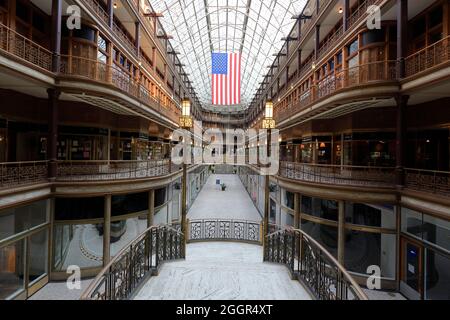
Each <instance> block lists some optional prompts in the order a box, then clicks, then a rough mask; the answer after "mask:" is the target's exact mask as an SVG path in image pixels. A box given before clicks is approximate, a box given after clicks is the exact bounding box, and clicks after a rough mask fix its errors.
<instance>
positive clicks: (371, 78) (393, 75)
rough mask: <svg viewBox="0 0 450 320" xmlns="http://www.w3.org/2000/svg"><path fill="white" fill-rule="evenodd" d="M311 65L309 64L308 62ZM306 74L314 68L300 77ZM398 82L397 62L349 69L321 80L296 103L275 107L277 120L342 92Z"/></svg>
mask: <svg viewBox="0 0 450 320" xmlns="http://www.w3.org/2000/svg"><path fill="white" fill-rule="evenodd" d="M308 64H309V62H308ZM306 72H313V70H312V68H309V70H308V69H303V70H302V72H300V77H303V76H304V75H305V74H306ZM396 80H397V61H378V62H371V63H366V64H362V65H359V66H356V67H352V68H348V69H345V70H342V71H340V72H337V73H335V74H332V75H329V76H327V77H326V78H324V79H321V80H320V81H319V82H317V83H316V84H315V85H313V86H311V87H310V88H308V89H307V90H305V91H303V92H300V93H299V99H296V101H297V102H296V103H288V104H287V103H285V101H284V100H282V101H281V102H279V103H277V104H276V105H275V119H276V120H277V121H283V120H285V119H287V118H289V117H291V116H293V115H294V114H297V113H299V112H300V111H302V110H305V109H307V108H308V107H309V106H310V105H311V104H313V103H315V102H317V101H318V100H320V99H324V98H326V97H329V96H331V95H333V94H335V93H337V92H339V91H341V90H344V89H347V88H353V87H356V86H359V85H368V84H371V83H379V82H381V81H386V82H388V81H396Z"/></svg>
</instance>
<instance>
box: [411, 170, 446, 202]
mask: <svg viewBox="0 0 450 320" xmlns="http://www.w3.org/2000/svg"><path fill="white" fill-rule="evenodd" d="M405 186H406V188H408V189H412V190H417V191H426V192H430V193H434V194H439V195H443V196H450V172H446V171H431V170H420V169H405Z"/></svg>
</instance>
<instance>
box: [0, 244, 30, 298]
mask: <svg viewBox="0 0 450 320" xmlns="http://www.w3.org/2000/svg"><path fill="white" fill-rule="evenodd" d="M24 249H25V241H24V240H19V241H17V242H14V243H13V244H9V245H7V246H5V247H2V248H0V288H1V290H0V300H4V299H8V298H11V297H13V296H15V295H17V294H18V293H20V291H22V290H23V289H24V287H25V283H24V271H25V250H24Z"/></svg>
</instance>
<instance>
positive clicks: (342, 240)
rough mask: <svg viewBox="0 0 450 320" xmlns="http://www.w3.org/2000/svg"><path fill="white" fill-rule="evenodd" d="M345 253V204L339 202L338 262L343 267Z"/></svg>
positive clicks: (341, 201)
mask: <svg viewBox="0 0 450 320" xmlns="http://www.w3.org/2000/svg"><path fill="white" fill-rule="evenodd" d="M344 251H345V203H344V201H343V200H339V218H338V261H339V263H340V264H342V265H344Z"/></svg>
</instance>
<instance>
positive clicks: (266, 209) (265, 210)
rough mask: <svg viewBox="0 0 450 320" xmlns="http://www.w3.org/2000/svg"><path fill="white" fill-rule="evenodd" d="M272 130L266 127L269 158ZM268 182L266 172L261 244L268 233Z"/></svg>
mask: <svg viewBox="0 0 450 320" xmlns="http://www.w3.org/2000/svg"><path fill="white" fill-rule="evenodd" d="M271 135H272V132H271V130H270V129H267V158H268V159H269V158H270V143H271V141H270V138H271ZM269 183H270V176H269V175H268V174H266V176H265V184H264V234H263V245H264V246H265V243H266V236H267V235H268V234H269V210H270V200H269V198H270V193H269Z"/></svg>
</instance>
